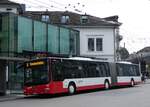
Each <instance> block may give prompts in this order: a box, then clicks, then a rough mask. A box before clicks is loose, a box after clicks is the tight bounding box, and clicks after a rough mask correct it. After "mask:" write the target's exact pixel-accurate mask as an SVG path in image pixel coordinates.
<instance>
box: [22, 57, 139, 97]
mask: <svg viewBox="0 0 150 107" xmlns="http://www.w3.org/2000/svg"><path fill="white" fill-rule="evenodd" d="M24 74H25V75H24V77H25V82H24V94H25V95H36V94H57V93H70V94H73V93H75V92H78V91H81V90H89V89H97V88H105V89H108V88H110V87H112V86H120V85H131V86H134V85H135V84H138V83H140V82H141V75H140V70H139V66H138V65H136V64H132V63H123V62H122V63H110V62H104V61H98V60H94V59H90V58H56V57H48V58H43V59H36V60H32V61H28V62H26V63H25V73H24Z"/></svg>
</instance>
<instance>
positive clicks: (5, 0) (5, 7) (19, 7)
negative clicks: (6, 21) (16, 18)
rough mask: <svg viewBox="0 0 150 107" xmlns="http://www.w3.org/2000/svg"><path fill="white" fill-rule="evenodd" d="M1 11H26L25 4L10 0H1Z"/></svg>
mask: <svg viewBox="0 0 150 107" xmlns="http://www.w3.org/2000/svg"><path fill="white" fill-rule="evenodd" d="M0 12H11V13H15V14H23V13H24V12H25V5H24V4H18V3H15V2H11V1H9V0H0Z"/></svg>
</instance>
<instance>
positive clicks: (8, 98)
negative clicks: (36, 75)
mask: <svg viewBox="0 0 150 107" xmlns="http://www.w3.org/2000/svg"><path fill="white" fill-rule="evenodd" d="M24 97H25V96H24V95H6V96H0V102H5V101H13V100H18V99H22V98H24Z"/></svg>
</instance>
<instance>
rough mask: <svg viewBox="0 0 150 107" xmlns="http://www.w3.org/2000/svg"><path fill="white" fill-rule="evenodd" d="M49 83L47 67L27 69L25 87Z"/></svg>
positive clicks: (30, 67) (39, 66) (40, 66)
mask: <svg viewBox="0 0 150 107" xmlns="http://www.w3.org/2000/svg"><path fill="white" fill-rule="evenodd" d="M48 82H49V73H48V66H47V65H45V64H44V65H38V66H29V67H26V69H25V85H26V86H32V85H39V84H46V83H48Z"/></svg>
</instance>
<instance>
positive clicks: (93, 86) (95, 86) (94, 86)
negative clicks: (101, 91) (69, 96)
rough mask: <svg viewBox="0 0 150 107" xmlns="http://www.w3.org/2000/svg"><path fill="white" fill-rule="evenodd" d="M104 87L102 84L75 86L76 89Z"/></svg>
mask: <svg viewBox="0 0 150 107" xmlns="http://www.w3.org/2000/svg"><path fill="white" fill-rule="evenodd" d="M97 88H104V84H100V85H90V86H82V87H77V91H80V90H90V89H97Z"/></svg>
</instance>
